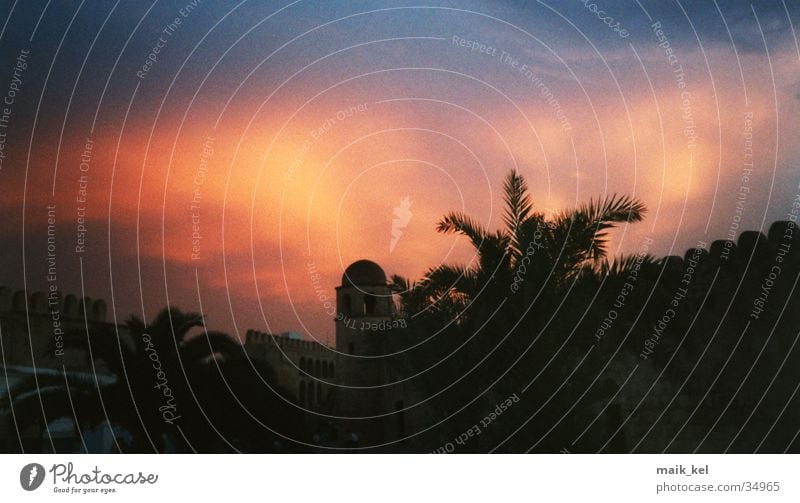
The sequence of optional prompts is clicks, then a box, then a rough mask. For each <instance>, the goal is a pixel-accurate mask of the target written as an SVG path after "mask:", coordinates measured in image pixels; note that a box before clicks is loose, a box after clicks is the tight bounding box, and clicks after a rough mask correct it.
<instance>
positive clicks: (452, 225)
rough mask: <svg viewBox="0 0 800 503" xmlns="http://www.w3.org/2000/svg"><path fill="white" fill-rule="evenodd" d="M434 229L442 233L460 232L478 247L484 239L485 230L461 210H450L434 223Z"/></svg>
mask: <svg viewBox="0 0 800 503" xmlns="http://www.w3.org/2000/svg"><path fill="white" fill-rule="evenodd" d="M436 230H437V231H438V232H441V233H442V234H462V235H464V236H466V237H468V238H469V239H470V241H472V244H473V245H474V246H475V248H480V247H481V245H482V244H483V242H484V240H485V239H486V234H487V231H486V229H484V228H483V227H482V226H481V225H480V224H479V223H478V222H476V221H475V220H474V219H473V218H472V217H470V216H468V215H466V214H464V213H461V212H450V213H448V214H447V215H445V216H444V218H442V219H441V220H439V222H438V223H437V224H436Z"/></svg>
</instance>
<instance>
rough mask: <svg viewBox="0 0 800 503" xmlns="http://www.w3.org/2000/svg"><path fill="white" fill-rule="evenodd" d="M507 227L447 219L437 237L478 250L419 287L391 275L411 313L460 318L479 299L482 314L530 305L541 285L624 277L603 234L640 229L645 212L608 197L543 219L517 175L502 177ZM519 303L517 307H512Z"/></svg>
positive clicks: (627, 200)
mask: <svg viewBox="0 0 800 503" xmlns="http://www.w3.org/2000/svg"><path fill="white" fill-rule="evenodd" d="M503 191H504V200H505V210H504V214H503V223H504V226H503V227H502V228H500V229H497V230H494V231H490V230H488V229H486V228H485V227H483V226H481V225H480V224H479V223H478V222H477V221H476V220H475V219H473V218H472V217H470V216H469V215H466V214H464V213H460V212H451V213H448V214H447V215H445V216H444V217H443V218H442V219H441V220H440V221H439V222H438V224H437V226H436V230H437V231H439V232H441V233H443V234H460V235H463V236H465V237H467V238H468V239H469V240H470V242H471V244H472V245H473V246H474V248H475V258H476V260H474V261H473V262H472V263H470V264H457V265H451V264H441V265H439V266H436V267H433V268H431V269H429V270H428V271H427V273H426V274H425V276H424V277H423V279H422V280H421V281H419V282H416V283H415V282H412V281H409V280H408V279H406V278H403V277H400V276H393V278H392V280H393V283H394V287H395V291H396V292H397V293H398V295H399V296H400V300H401V304H402V307H403V309H404V310H405V311H406V312H407V313H409V314H413V313H420V312H426V311H427V312H429V313H442V314H444V315H445V317H450V318H451V319H452V318H455V319H462V320H463V319H464V318H465V317H466V315H467V312H468V310H469V308H470V306H472V305H473V304H474V302H475V301H476V300H477V299H478V298H479V297H483V298H485V299H487V302H481V303H480V306H483V310H486V306H490V307H491V306H494V305H496V304H497V302H498V300H499V299H506V298H508V297H509V295H510V294H515V293H519V292H522V293H523V295H521V296H518V297H517V298H518V299H528V298H529V297H530V294H531V292H533V291H538V290H539V289H540V288H542V286H543V285H545V283H548V282H549V283H550V284H549V287H550V288H559V287H561V286H563V285H565V284H566V283H567V282H568V281H569V280H571V279H574V278H575V277H576V276H577V275H581V274H586V273H600V274H611V273H613V274H624V273H625V270H626V268H627V267H628V266H630V265H631V264H632V260H631V258H630V257H621V258H620V259H618V260H617V261H614V262H613V263H611V264H610V263H609V261H608V257H607V253H608V251H607V245H608V232H609V230H610V229H612V228H614V227H615V226H616V225H618V224H620V223H626V222H639V221H641V220H642V218H643V217H644V214H645V212H646V208H645V205H644V203H642V202H641V201H640V200H639V199H637V198H633V197H628V196H617V195H611V196H606V197H604V198H599V199H597V200H596V201H595V200H594V199H592V200H590V201H589V202H588V203H587V204H584V205H581V206H580V207H578V208H575V209H572V210H568V211H562V212H561V213H559V214H557V215H555V216H552V217H548V216H547V215H545V214H544V213H542V212H538V211H535V210H534V207H533V203H532V201H531V197H530V195H529V193H528V185H527V183H526V181H525V179H524V178H523V176H522V175H520V174H519V173H518V172H517V171H515V170H512V171H511V172H509V174H508V175H507V176H506V179H505V182H504V186H503ZM517 302H519V301H517Z"/></svg>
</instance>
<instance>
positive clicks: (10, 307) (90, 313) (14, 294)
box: [0, 286, 108, 323]
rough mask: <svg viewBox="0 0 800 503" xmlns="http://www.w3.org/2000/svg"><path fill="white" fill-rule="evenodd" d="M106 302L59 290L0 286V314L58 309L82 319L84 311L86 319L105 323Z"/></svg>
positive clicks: (45, 311)
mask: <svg viewBox="0 0 800 503" xmlns="http://www.w3.org/2000/svg"><path fill="white" fill-rule="evenodd" d="M107 309H108V308H107V307H106V303H105V301H104V300H102V299H96V300H92V299H91V298H90V297H83V298H82V299H79V298H78V297H76V296H75V295H72V294H68V295H66V296H65V295H63V294H62V293H61V292H59V291H56V292H42V291H34V292H25V291H24V290H17V291H12V290H11V289H10V288H8V287H5V286H3V287H0V314H4V313H24V312H25V311H26V310H27V311H28V312H29V313H31V314H48V313H51V312H53V311H58V312H60V313H61V316H62V317H64V318H71V319H75V320H83V319H84V313H85V317H86V319H87V320H88V321H93V322H99V323H105V322H106V314H107Z"/></svg>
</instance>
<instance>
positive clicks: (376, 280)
mask: <svg viewBox="0 0 800 503" xmlns="http://www.w3.org/2000/svg"><path fill="white" fill-rule="evenodd" d="M385 284H386V273H384V272H383V269H381V266H379V265H378V264H376V263H375V262H373V261H371V260H359V261H356V262H353V263H352V264H350V267H348V268H347V269H345V271H344V274H343V275H342V286H374V285H385Z"/></svg>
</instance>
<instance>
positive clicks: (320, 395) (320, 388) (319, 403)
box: [317, 383, 322, 405]
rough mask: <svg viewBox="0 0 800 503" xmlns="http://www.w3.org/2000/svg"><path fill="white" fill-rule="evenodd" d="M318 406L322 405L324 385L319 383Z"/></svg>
mask: <svg viewBox="0 0 800 503" xmlns="http://www.w3.org/2000/svg"><path fill="white" fill-rule="evenodd" d="M317 405H322V383H317Z"/></svg>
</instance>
